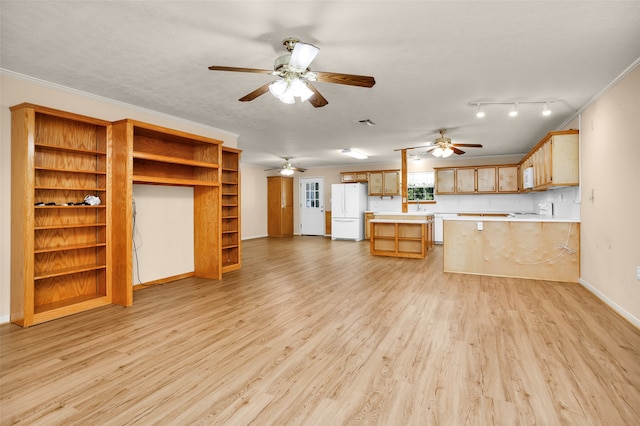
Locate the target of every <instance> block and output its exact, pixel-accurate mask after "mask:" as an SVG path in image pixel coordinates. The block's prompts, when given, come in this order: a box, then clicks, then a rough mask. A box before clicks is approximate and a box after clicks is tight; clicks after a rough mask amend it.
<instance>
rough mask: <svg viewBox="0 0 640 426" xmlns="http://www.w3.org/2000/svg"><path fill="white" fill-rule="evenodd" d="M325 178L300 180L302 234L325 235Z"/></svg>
mask: <svg viewBox="0 0 640 426" xmlns="http://www.w3.org/2000/svg"><path fill="white" fill-rule="evenodd" d="M325 226H326V224H325V216H324V178H323V177H315V178H300V234H302V235H323V236H324V234H325Z"/></svg>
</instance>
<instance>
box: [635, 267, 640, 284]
mask: <svg viewBox="0 0 640 426" xmlns="http://www.w3.org/2000/svg"><path fill="white" fill-rule="evenodd" d="M636 280H638V281H640V266H636Z"/></svg>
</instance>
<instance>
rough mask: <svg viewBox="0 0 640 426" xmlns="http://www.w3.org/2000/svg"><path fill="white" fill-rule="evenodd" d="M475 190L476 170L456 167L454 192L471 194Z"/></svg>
mask: <svg viewBox="0 0 640 426" xmlns="http://www.w3.org/2000/svg"><path fill="white" fill-rule="evenodd" d="M475 192H476V170H475V169H456V193H457V194H473V193H475Z"/></svg>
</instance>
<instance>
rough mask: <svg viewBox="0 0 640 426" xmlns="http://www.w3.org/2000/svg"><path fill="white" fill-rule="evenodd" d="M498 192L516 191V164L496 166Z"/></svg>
mask: <svg viewBox="0 0 640 426" xmlns="http://www.w3.org/2000/svg"><path fill="white" fill-rule="evenodd" d="M496 170H497V172H498V192H518V166H498V167H496Z"/></svg>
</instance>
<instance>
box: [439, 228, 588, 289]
mask: <svg viewBox="0 0 640 426" xmlns="http://www.w3.org/2000/svg"><path fill="white" fill-rule="evenodd" d="M443 226H444V241H445V242H444V272H456V273H465V274H475V275H492V276H502V277H516V278H530V279H541V280H549V281H564V282H578V279H579V277H580V253H579V249H580V223H579V220H576V219H567V218H557V217H553V216H540V215H511V216H507V217H490V216H458V217H450V218H445V219H444V225H443Z"/></svg>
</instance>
